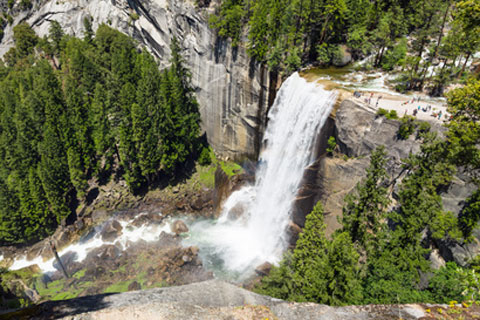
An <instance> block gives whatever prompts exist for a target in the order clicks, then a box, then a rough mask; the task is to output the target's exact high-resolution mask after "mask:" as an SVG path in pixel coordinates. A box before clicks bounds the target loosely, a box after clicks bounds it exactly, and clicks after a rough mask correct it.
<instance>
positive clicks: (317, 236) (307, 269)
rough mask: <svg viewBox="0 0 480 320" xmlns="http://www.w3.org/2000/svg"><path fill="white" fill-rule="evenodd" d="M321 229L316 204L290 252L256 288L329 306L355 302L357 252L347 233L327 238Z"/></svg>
mask: <svg viewBox="0 0 480 320" xmlns="http://www.w3.org/2000/svg"><path fill="white" fill-rule="evenodd" d="M324 230H325V224H324V222H323V207H322V205H321V203H317V205H316V206H315V207H314V208H313V210H312V212H311V213H310V214H309V215H307V220H306V222H305V228H304V230H303V232H302V233H301V234H300V237H299V239H298V241H297V246H296V248H295V250H294V251H293V254H289V253H287V254H286V255H285V257H284V259H283V260H282V262H281V263H280V265H279V266H278V267H273V268H272V271H271V273H270V275H269V276H267V277H265V278H264V279H262V282H261V284H260V285H259V286H258V289H257V290H258V291H259V292H261V293H264V294H269V295H272V296H274V297H278V298H281V299H286V300H296V301H312V302H318V303H326V304H331V305H343V304H354V303H358V301H360V300H361V287H360V281H359V279H358V272H359V265H358V258H359V255H358V253H357V252H356V251H355V249H354V246H353V244H352V241H351V239H350V236H349V235H348V234H347V233H338V234H335V235H334V237H333V239H332V240H327V238H326V237H325V233H324Z"/></svg>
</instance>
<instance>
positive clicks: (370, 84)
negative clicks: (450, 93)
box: [301, 68, 450, 123]
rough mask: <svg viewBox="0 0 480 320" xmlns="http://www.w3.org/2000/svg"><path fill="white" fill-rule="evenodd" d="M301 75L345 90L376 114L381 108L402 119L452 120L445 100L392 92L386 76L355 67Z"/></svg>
mask: <svg viewBox="0 0 480 320" xmlns="http://www.w3.org/2000/svg"><path fill="white" fill-rule="evenodd" d="M301 75H302V76H303V77H304V78H305V79H307V81H316V82H318V83H320V84H322V85H323V86H324V87H325V88H326V89H337V90H342V91H344V94H342V96H343V97H344V98H348V99H351V100H353V101H355V102H357V103H359V104H361V105H363V106H365V107H366V108H367V109H370V110H372V111H373V112H377V111H378V110H379V109H380V108H382V109H385V110H387V111H391V110H395V111H396V112H397V115H398V117H399V118H401V117H403V116H404V115H409V116H414V117H415V118H417V119H419V120H423V121H428V122H435V123H444V122H446V121H448V120H449V118H450V114H449V113H448V112H447V103H446V99H445V98H433V97H429V96H427V95H425V94H422V93H418V92H415V93H412V94H402V93H399V92H396V91H395V90H393V89H392V80H393V79H392V77H393V76H389V75H387V74H385V73H381V72H373V73H367V72H363V71H356V70H354V69H353V68H328V69H320V68H314V69H307V70H304V71H302V72H301ZM345 91H347V92H348V93H345ZM377 102H378V103H377ZM419 107H420V108H419ZM415 110H416V112H415ZM439 115H440V117H439Z"/></svg>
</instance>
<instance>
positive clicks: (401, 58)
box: [382, 38, 408, 71]
mask: <svg viewBox="0 0 480 320" xmlns="http://www.w3.org/2000/svg"><path fill="white" fill-rule="evenodd" d="M407 50H408V47H407V39H406V38H402V39H401V40H400V41H399V43H398V44H397V45H395V46H394V47H393V48H389V50H388V51H387V53H386V54H385V56H384V57H383V59H382V69H383V70H385V71H391V70H393V69H394V68H395V67H397V66H403V65H404V64H405V58H406V56H407Z"/></svg>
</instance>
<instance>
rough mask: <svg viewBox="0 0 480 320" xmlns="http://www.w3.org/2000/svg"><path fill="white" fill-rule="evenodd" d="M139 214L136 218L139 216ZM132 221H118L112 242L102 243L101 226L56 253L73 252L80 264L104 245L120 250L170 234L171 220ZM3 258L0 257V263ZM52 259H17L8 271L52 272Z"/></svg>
mask: <svg viewBox="0 0 480 320" xmlns="http://www.w3.org/2000/svg"><path fill="white" fill-rule="evenodd" d="M142 214H145V213H141V214H139V215H138V216H137V217H139V216H141V215H142ZM133 220H134V219H131V220H130V221H118V222H119V223H120V225H121V226H122V234H121V235H120V236H119V237H118V238H116V239H114V240H113V241H104V240H102V236H101V233H100V230H101V229H102V226H103V225H101V226H99V227H96V228H95V229H94V230H93V231H92V232H91V233H89V235H91V236H89V235H87V236H85V237H83V238H81V239H80V240H79V241H77V242H75V243H72V244H70V245H68V246H67V247H65V248H63V249H62V250H60V251H59V252H58V254H59V255H60V256H62V255H64V254H66V253H67V252H73V253H75V254H76V258H75V259H74V261H75V262H82V261H83V260H84V259H85V258H86V257H87V254H88V253H89V252H90V251H92V250H93V249H96V248H100V247H101V246H103V245H105V244H116V245H118V246H120V247H122V248H127V247H128V245H129V243H133V242H137V241H138V240H144V241H146V242H153V241H158V238H159V236H160V234H161V233H162V232H167V233H169V232H170V224H171V223H172V219H170V218H167V219H165V221H164V222H163V223H162V224H161V225H141V226H138V227H134V226H131V223H132V221H133ZM2 259H3V256H0V261H1V260H2ZM54 262H55V260H54V258H51V259H49V260H46V261H44V260H43V258H42V257H41V256H38V257H36V258H35V259H32V260H28V259H27V257H22V258H17V259H16V260H15V261H14V262H13V264H12V265H11V266H10V267H9V269H10V270H19V269H22V268H25V267H28V266H31V265H35V264H36V265H37V266H38V267H39V268H40V270H41V271H42V272H43V273H46V272H54V271H55V270H56V268H55V267H54Z"/></svg>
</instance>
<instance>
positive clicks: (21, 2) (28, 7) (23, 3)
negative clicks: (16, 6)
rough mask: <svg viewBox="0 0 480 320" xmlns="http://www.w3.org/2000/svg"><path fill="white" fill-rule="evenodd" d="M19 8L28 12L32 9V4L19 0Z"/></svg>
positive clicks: (27, 0)
mask: <svg viewBox="0 0 480 320" xmlns="http://www.w3.org/2000/svg"><path fill="white" fill-rule="evenodd" d="M20 7H21V8H22V10H28V9H31V8H32V2H31V1H30V0H21V1H20Z"/></svg>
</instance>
